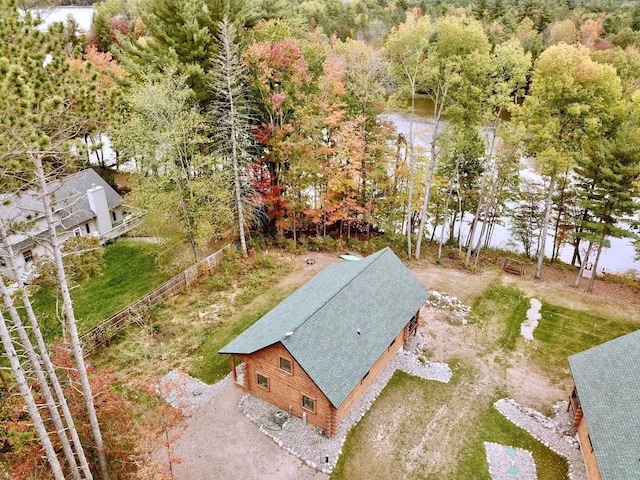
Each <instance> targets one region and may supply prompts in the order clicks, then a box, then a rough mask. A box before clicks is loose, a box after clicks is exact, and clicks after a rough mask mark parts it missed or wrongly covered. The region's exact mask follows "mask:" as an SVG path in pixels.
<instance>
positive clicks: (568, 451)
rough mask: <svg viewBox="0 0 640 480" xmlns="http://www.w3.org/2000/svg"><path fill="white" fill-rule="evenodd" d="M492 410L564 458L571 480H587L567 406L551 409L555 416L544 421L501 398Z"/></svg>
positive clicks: (527, 408)
mask: <svg viewBox="0 0 640 480" xmlns="http://www.w3.org/2000/svg"><path fill="white" fill-rule="evenodd" d="M493 406H494V407H495V408H496V410H498V411H499V412H500V413H501V414H502V415H503V416H504V417H505V418H506V419H507V420H509V421H510V422H511V423H513V424H514V425H516V426H518V427H520V428H522V429H523V430H525V431H527V432H528V433H529V434H530V435H531V436H532V437H534V438H535V439H537V440H539V441H540V442H542V443H543V444H544V445H545V446H546V447H547V448H549V449H550V450H552V451H554V452H555V453H557V454H558V455H561V456H563V457H564V458H566V459H567V461H568V462H569V478H570V479H571V480H587V470H586V467H585V464H584V459H583V458H582V453H581V451H580V444H579V443H578V441H577V440H576V437H575V434H576V429H575V427H574V426H573V422H572V419H571V414H570V413H569V412H567V402H558V403H556V404H555V405H554V406H553V409H554V411H555V416H554V417H553V418H550V417H547V416H545V415H543V414H542V413H540V412H538V411H537V410H535V409H533V408H529V407H526V406H524V405H520V404H518V403H517V402H516V401H515V400H513V399H511V398H502V399H500V400H498V401H497V402H495V403H494V404H493Z"/></svg>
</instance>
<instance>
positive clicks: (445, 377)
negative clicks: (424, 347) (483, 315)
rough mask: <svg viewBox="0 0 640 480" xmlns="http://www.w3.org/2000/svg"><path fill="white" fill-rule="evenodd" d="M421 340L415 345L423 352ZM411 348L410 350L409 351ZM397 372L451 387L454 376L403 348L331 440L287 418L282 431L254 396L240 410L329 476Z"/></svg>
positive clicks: (442, 366) (272, 410)
mask: <svg viewBox="0 0 640 480" xmlns="http://www.w3.org/2000/svg"><path fill="white" fill-rule="evenodd" d="M422 339H423V337H422V338H419V339H418V340H417V341H415V342H414V343H415V344H417V345H418V347H415V346H414V347H413V348H421V347H420V345H421V344H420V341H421V340H422ZM410 348H411V347H410ZM396 370H401V371H403V372H405V373H408V374H410V375H414V376H417V377H420V378H423V379H425V380H436V381H439V382H443V383H448V382H449V380H450V379H451V376H452V372H451V369H450V368H449V366H448V365H447V364H445V363H436V362H429V361H421V360H419V359H418V358H417V357H416V355H415V354H413V353H411V352H409V351H407V350H405V349H404V348H401V349H400V351H399V352H398V353H397V354H396V355H394V357H393V358H392V359H391V360H390V361H389V363H388V364H387V365H386V366H385V367H384V369H383V370H382V371H381V372H380V374H379V375H378V377H377V378H376V379H375V380H374V382H373V383H372V384H371V386H370V387H369V388H368V389H367V391H366V392H365V393H364V394H363V395H362V397H360V399H359V400H358V401H357V402H356V403H355V404H354V406H353V407H352V408H351V410H350V411H349V413H348V414H347V415H346V416H345V418H344V419H343V420H342V422H341V423H340V425H339V426H338V429H337V432H336V434H335V435H334V436H332V437H325V436H324V435H322V434H320V433H319V432H318V429H317V428H316V427H314V426H312V425H304V424H303V422H302V420H301V419H299V418H297V417H294V416H288V418H287V419H286V421H285V423H284V424H283V425H282V426H281V427H280V426H278V425H276V424H275V422H274V421H273V414H274V413H275V412H276V411H277V410H278V409H277V408H276V407H274V406H273V405H271V404H270V403H267V402H265V401H264V400H261V399H259V398H257V397H254V396H253V395H249V394H248V395H245V396H244V397H242V399H241V400H240V404H239V408H240V410H241V411H242V412H243V413H244V414H245V415H246V416H247V417H248V418H249V420H251V421H252V422H253V423H255V424H256V425H258V427H259V428H260V431H261V432H262V433H264V434H265V435H267V436H269V437H270V438H271V439H272V440H273V441H274V442H275V443H277V444H278V446H279V447H281V448H283V449H285V450H286V451H287V452H289V453H291V454H292V455H294V456H296V457H297V458H299V459H300V460H302V461H304V462H305V463H306V464H307V465H309V466H310V467H311V468H314V469H316V470H318V471H321V472H323V473H326V474H329V473H331V472H332V471H333V469H334V468H335V466H336V464H337V462H338V457H339V456H340V455H341V454H342V446H343V445H344V442H345V440H346V437H347V433H348V432H349V430H350V429H351V428H352V427H353V426H354V425H356V424H357V423H358V422H359V421H360V419H361V418H362V417H364V415H365V414H366V413H367V411H368V410H369V408H371V405H372V404H373V402H374V401H375V400H376V398H378V395H379V394H380V392H381V391H382V389H383V388H384V387H385V386H386V385H387V383H388V382H389V380H390V379H391V376H392V375H393V373H394V372H395V371H396Z"/></svg>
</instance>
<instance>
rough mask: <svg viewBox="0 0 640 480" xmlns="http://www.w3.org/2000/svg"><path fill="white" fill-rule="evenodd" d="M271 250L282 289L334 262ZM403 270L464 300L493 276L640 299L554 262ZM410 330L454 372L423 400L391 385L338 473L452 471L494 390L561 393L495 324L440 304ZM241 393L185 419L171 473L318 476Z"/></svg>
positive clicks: (594, 303)
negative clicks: (523, 271) (457, 316)
mask: <svg viewBox="0 0 640 480" xmlns="http://www.w3.org/2000/svg"><path fill="white" fill-rule="evenodd" d="M274 254H275V255H277V256H280V257H285V258H286V259H287V260H289V261H292V262H294V265H295V268H294V270H293V271H292V272H291V273H290V274H289V275H287V276H286V277H285V278H283V279H282V280H281V282H280V283H279V286H280V287H281V288H282V289H283V290H292V289H294V288H296V287H297V286H299V285H301V284H303V283H304V282H305V281H307V280H308V279H309V278H311V277H312V276H313V275H315V274H316V273H317V272H319V271H320V270H321V269H323V268H324V267H326V266H327V265H329V264H330V263H333V262H335V261H338V260H339V258H338V255H336V254H325V253H307V254H304V255H300V256H294V255H289V254H286V253H283V252H275V253H274ZM411 270H412V272H413V273H414V275H415V276H416V277H417V278H418V279H419V280H420V281H421V282H422V284H423V285H424V286H425V287H426V288H427V289H435V290H438V291H440V292H442V293H449V294H453V295H455V296H457V297H458V298H460V299H461V300H463V301H465V302H466V303H467V304H472V303H473V302H474V301H475V300H476V299H477V298H478V297H480V295H481V294H482V292H483V291H484V290H485V288H486V287H487V286H488V285H489V284H490V283H492V282H494V281H496V280H498V281H500V282H502V283H504V284H512V285H514V286H515V287H517V288H519V289H520V290H522V291H523V292H524V293H525V295H527V296H529V297H534V296H535V297H536V298H542V299H544V301H547V302H550V303H555V304H557V305H561V306H566V307H568V308H572V309H577V310H581V309H582V310H589V311H593V312H597V313H600V314H603V315H606V316H614V317H615V316H617V317H622V318H625V317H626V318H635V317H636V315H637V313H636V312H637V311H638V308H639V307H640V295H639V294H638V291H637V290H635V289H632V288H630V287H626V286H622V285H616V284H611V283H607V282H603V281H601V280H598V281H597V282H596V287H595V293H593V294H588V293H586V292H584V290H585V289H586V283H585V284H584V285H582V286H581V287H580V288H579V289H573V288H572V287H571V285H572V282H573V275H572V273H571V271H568V270H563V269H554V268H546V269H545V271H544V275H543V280H542V281H541V280H535V279H534V278H533V276H532V275H526V276H524V277H518V276H514V275H508V274H504V273H503V272H501V271H500V270H498V269H487V270H484V271H480V272H475V273H470V272H466V271H462V270H459V269H453V268H446V267H441V266H436V265H433V264H427V263H426V262H421V263H416V264H413V265H412V266H411ZM420 332H421V333H422V334H423V335H425V337H427V342H426V345H425V355H426V357H427V358H428V359H429V360H432V361H437V362H447V363H450V364H451V365H452V366H455V368H456V369H458V373H459V375H458V378H459V380H458V381H457V382H454V383H453V384H451V385H445V386H442V387H435V386H434V387H429V388H433V389H436V388H437V389H438V393H437V394H436V395H437V399H438V401H437V402H436V403H435V404H433V405H431V404H425V402H424V400H422V399H421V398H420V397H419V394H418V393H416V392H400V393H398V395H404V396H403V397H402V401H400V400H399V399H395V398H394V399H391V400H390V401H392V402H393V405H391V404H390V405H386V404H385V405H384V406H381V407H380V408H378V409H376V408H374V409H372V410H371V411H370V412H369V414H368V415H367V416H366V417H365V419H364V420H363V421H364V422H370V424H371V425H372V427H370V430H368V431H369V438H367V439H366V442H365V444H363V445H357V446H356V447H353V448H352V449H351V450H350V458H349V460H348V463H350V464H351V466H347V467H345V469H344V472H350V471H351V472H355V473H354V474H353V475H351V476H349V475H350V474H348V473H345V475H346V476H343V477H342V478H354V479H356V478H367V479H369V480H370V479H373V478H389V477H388V474H389V473H390V472H391V471H393V472H394V475H395V478H424V479H427V478H432V479H442V478H454V476H453V474H454V473H455V469H456V465H457V459H458V458H459V455H460V449H461V448H462V445H464V442H465V439H466V437H467V435H468V426H469V425H471V424H473V422H474V420H475V418H476V417H477V416H478V415H479V414H480V413H481V411H482V406H483V405H488V404H490V402H491V400H492V398H493V397H494V396H495V395H496V392H501V394H506V395H509V396H511V397H513V398H514V399H515V400H516V401H518V402H521V403H523V404H526V405H528V406H531V407H533V408H536V409H539V410H542V411H548V410H549V409H550V408H551V405H552V404H553V403H554V402H556V401H557V400H563V399H565V397H566V395H567V393H568V388H569V385H558V384H554V383H552V381H551V380H550V379H548V378H547V377H546V376H545V375H544V374H543V373H542V372H541V371H540V370H539V369H538V368H537V367H536V365H535V364H534V363H533V362H532V361H531V360H530V359H529V358H528V357H526V356H525V355H523V354H522V353H519V352H517V351H516V352H508V353H505V352H504V351H502V350H500V349H499V348H498V347H497V341H498V339H499V338H500V335H501V330H500V326H499V325H495V324H492V323H491V322H473V323H470V324H469V325H461V324H457V323H455V322H453V321H451V319H449V318H448V316H447V315H446V313H443V312H442V311H440V310H437V309H434V308H424V309H423V316H422V318H421V322H420ZM242 393H243V392H242V390H241V389H240V388H238V387H233V386H231V387H230V388H229V389H228V391H226V390H225V392H224V394H222V395H221V396H220V397H218V398H215V399H214V400H212V401H211V402H210V403H209V404H208V405H206V406H205V407H203V408H202V409H201V410H200V411H199V412H197V413H196V414H195V415H194V416H193V417H191V418H190V419H189V420H188V422H187V423H188V426H187V427H186V429H185V430H184V432H183V433H182V435H181V436H180V438H179V439H178V440H177V442H176V444H175V445H174V450H173V452H174V455H175V456H176V457H179V458H181V459H182V460H181V463H179V464H176V465H174V467H173V468H174V475H175V478H176V479H178V480H191V479H193V480H196V479H198V480H200V479H236V478H237V479H254V478H255V479H258V478H259V479H300V480H306V479H321V478H324V479H326V478H327V477H326V476H325V475H323V474H321V473H318V472H315V471H313V470H311V469H310V468H309V467H307V466H306V465H303V464H302V463H301V462H300V461H299V460H297V459H296V458H295V457H293V456H292V455H289V454H288V453H287V452H286V451H284V450H282V449H280V448H279V447H278V446H277V445H276V444H275V443H274V442H273V441H272V440H270V439H269V438H268V437H267V436H265V435H263V434H262V433H260V431H259V430H258V429H257V428H256V426H255V425H254V424H253V423H251V422H250V421H249V420H248V419H247V418H245V417H244V415H242V414H241V413H240V411H239V409H238V402H239V400H240V398H241V395H242ZM414 397H415V398H414ZM410 398H413V399H414V400H415V401H411V400H410ZM396 400H397V401H396ZM379 401H380V400H379ZM374 407H375V405H374ZM416 423H417V424H419V427H416V426H415V424H416ZM412 424H413V425H412ZM387 463H389V464H390V465H391V464H393V465H395V467H394V468H392V469H391V470H389V469H390V468H391V467H390V466H389V468H387V467H384V466H383V465H386V464H387ZM365 464H366V465H365Z"/></svg>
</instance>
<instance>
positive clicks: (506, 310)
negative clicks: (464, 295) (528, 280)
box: [471, 282, 529, 351]
mask: <svg viewBox="0 0 640 480" xmlns="http://www.w3.org/2000/svg"><path fill="white" fill-rule="evenodd" d="M528 309H529V300H528V299H527V298H526V297H525V296H524V295H523V293H522V292H521V291H520V290H518V289H516V288H512V287H505V286H503V285H500V284H499V283H497V282H494V283H491V284H490V285H489V286H488V287H487V288H486V290H485V291H484V292H483V294H482V296H481V297H480V298H478V300H476V302H475V303H474V304H473V307H472V309H471V311H472V313H473V314H474V315H475V316H476V317H477V318H479V319H480V321H483V322H484V321H487V320H489V321H496V320H497V321H499V322H502V323H504V325H505V330H504V333H503V334H502V336H501V337H500V339H499V341H498V344H499V345H500V347H501V348H503V349H504V350H507V351H513V350H515V348H516V340H517V339H518V337H519V336H520V324H521V323H522V322H523V321H524V320H525V318H526V314H527V310H528Z"/></svg>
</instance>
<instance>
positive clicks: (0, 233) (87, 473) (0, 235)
mask: <svg viewBox="0 0 640 480" xmlns="http://www.w3.org/2000/svg"><path fill="white" fill-rule="evenodd" d="M0 242H2V243H4V245H5V249H6V252H7V256H6V258H7V260H8V266H9V268H11V270H12V271H13V274H14V277H15V278H16V283H17V286H18V290H19V291H20V292H21V293H22V303H23V306H24V308H25V310H26V312H27V318H28V319H29V324H30V325H31V331H32V335H33V337H34V338H35V339H36V344H37V346H38V354H39V355H40V358H41V359H42V364H43V365H44V368H45V371H46V372H47V375H48V376H49V380H50V382H51V385H52V386H53V390H54V392H55V394H56V398H57V401H58V405H59V406H60V408H61V409H62V414H63V417H64V421H65V423H66V425H67V429H68V430H69V433H70V434H71V440H72V442H73V446H74V448H75V453H76V455H77V456H78V460H79V462H80V467H81V468H82V473H83V474H84V480H93V475H92V473H91V469H90V468H89V463H88V462H87V458H86V456H85V453H84V448H83V447H82V442H81V441H80V437H79V435H78V431H77V429H76V426H75V423H74V420H73V416H72V415H71V411H70V410H69V405H68V403H67V399H66V398H65V396H64V392H63V390H62V386H61V384H60V381H59V380H58V376H57V374H56V371H55V368H54V366H53V362H52V361H51V358H50V356H49V352H48V350H47V346H46V344H45V342H44V338H43V337H42V332H41V331H40V325H39V324H38V320H37V318H36V315H35V312H34V311H33V308H32V306H31V299H30V298H29V294H28V292H27V290H26V288H25V285H24V283H23V282H22V278H21V276H20V272H19V271H18V268H17V266H16V264H15V261H14V259H15V257H14V252H13V248H12V246H11V243H10V242H9V241H8V232H7V230H6V228H5V226H4V223H3V222H2V220H0Z"/></svg>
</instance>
